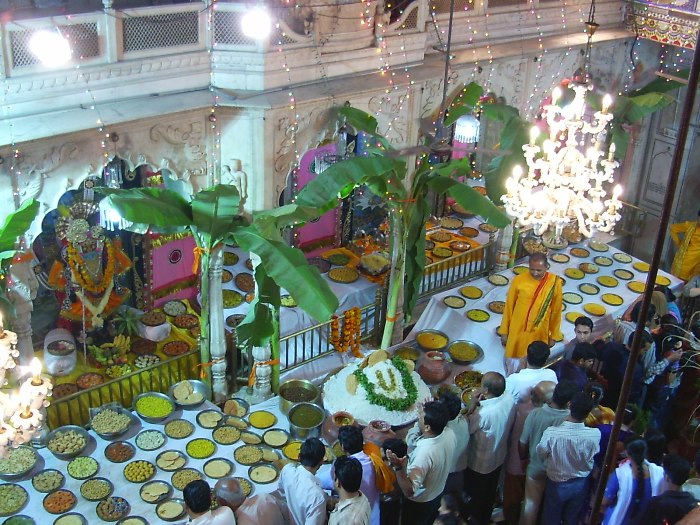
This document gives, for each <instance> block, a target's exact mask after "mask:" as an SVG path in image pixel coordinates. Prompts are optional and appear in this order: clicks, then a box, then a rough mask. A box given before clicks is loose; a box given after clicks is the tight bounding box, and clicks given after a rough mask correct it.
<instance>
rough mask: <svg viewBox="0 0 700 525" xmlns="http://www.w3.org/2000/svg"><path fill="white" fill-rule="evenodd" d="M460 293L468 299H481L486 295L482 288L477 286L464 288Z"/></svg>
mask: <svg viewBox="0 0 700 525" xmlns="http://www.w3.org/2000/svg"><path fill="white" fill-rule="evenodd" d="M459 293H460V294H461V295H463V296H464V297H466V298H467V299H479V298H480V297H481V296H482V295H484V292H482V291H481V288H477V287H476V286H463V287H462V288H460V289H459Z"/></svg>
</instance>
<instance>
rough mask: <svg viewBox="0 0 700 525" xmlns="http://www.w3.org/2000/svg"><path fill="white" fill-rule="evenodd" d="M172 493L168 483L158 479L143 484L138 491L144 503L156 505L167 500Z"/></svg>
mask: <svg viewBox="0 0 700 525" xmlns="http://www.w3.org/2000/svg"><path fill="white" fill-rule="evenodd" d="M172 493H173V487H172V485H170V483H168V482H166V481H162V480H160V479H154V480H153V481H149V482H148V483H144V484H143V485H142V486H141V489H140V490H139V495H140V496H141V499H142V500H143V501H145V502H146V503H151V504H156V503H160V502H161V501H164V500H166V499H168V498H169V497H170V496H171V495H172Z"/></svg>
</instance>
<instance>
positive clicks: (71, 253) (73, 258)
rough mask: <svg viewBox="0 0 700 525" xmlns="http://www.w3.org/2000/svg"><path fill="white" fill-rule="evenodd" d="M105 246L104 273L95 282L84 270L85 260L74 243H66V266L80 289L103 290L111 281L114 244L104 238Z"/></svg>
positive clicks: (89, 290)
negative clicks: (105, 260)
mask: <svg viewBox="0 0 700 525" xmlns="http://www.w3.org/2000/svg"><path fill="white" fill-rule="evenodd" d="M105 248H106V250H107V262H106V263H105V270H104V274H103V275H102V279H101V280H100V281H99V282H95V281H93V279H92V277H91V276H90V275H89V274H88V273H87V272H86V271H85V270H84V268H85V260H84V259H83V257H82V256H81V255H80V253H78V250H76V249H75V246H74V245H72V244H69V245H68V249H67V253H68V256H67V260H68V266H69V267H70V269H71V272H72V273H73V279H75V282H76V283H77V284H78V285H79V286H80V287H81V288H82V289H84V290H87V291H88V292H90V293H92V294H98V293H102V292H104V291H105V290H106V289H107V287H108V286H109V283H111V282H112V279H113V278H114V269H115V266H116V265H115V257H114V246H113V245H112V243H111V242H110V241H109V240H106V241H105Z"/></svg>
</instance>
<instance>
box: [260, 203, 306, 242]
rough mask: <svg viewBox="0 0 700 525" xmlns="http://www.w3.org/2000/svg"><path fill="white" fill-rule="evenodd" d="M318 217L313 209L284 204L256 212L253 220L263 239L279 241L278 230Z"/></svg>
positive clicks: (280, 238) (280, 237)
mask: <svg viewBox="0 0 700 525" xmlns="http://www.w3.org/2000/svg"><path fill="white" fill-rule="evenodd" d="M318 217H319V215H318V212H317V210H316V209H315V208H309V207H306V206H299V205H297V204H285V205H284V206H280V207H279V208H274V209H272V210H267V211H261V212H256V213H255V214H254V219H253V220H254V222H255V227H256V228H257V229H258V231H259V232H260V233H261V234H262V235H263V236H264V237H266V238H268V239H274V240H278V241H281V240H282V235H281V234H280V230H283V229H284V228H286V227H288V226H298V225H300V224H303V223H306V222H310V221H312V220H314V219H317V218H318Z"/></svg>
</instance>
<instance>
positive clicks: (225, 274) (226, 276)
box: [221, 268, 233, 284]
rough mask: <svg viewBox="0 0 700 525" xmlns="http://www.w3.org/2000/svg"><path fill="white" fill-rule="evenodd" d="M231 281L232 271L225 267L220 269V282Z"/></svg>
mask: <svg viewBox="0 0 700 525" xmlns="http://www.w3.org/2000/svg"><path fill="white" fill-rule="evenodd" d="M231 281H233V273H231V272H230V271H228V270H227V269H226V268H224V269H223V270H221V284H226V283H230V282H231Z"/></svg>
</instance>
